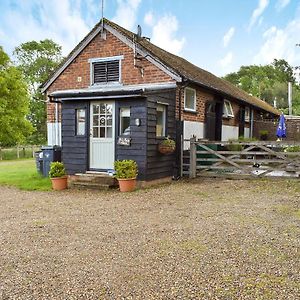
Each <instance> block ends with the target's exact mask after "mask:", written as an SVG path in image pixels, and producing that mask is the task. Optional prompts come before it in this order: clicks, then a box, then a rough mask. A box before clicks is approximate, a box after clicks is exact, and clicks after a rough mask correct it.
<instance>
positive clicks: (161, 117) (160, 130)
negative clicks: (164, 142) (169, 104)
mask: <svg viewBox="0 0 300 300" xmlns="http://www.w3.org/2000/svg"><path fill="white" fill-rule="evenodd" d="M165 135H166V106H165V105H161V104H158V106H157V109H156V136H165Z"/></svg>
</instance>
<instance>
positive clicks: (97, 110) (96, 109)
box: [93, 105, 99, 114]
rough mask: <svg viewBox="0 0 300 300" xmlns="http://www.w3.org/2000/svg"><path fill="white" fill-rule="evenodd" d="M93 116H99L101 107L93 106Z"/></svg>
mask: <svg viewBox="0 0 300 300" xmlns="http://www.w3.org/2000/svg"><path fill="white" fill-rule="evenodd" d="M93 114H99V105H93Z"/></svg>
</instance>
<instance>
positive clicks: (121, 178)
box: [115, 159, 138, 192]
mask: <svg viewBox="0 0 300 300" xmlns="http://www.w3.org/2000/svg"><path fill="white" fill-rule="evenodd" d="M115 172H116V173H115V177H116V178H117V179H118V182H119V186H120V191H121V192H131V191H133V190H134V189H135V187H136V177H137V175H138V165H137V163H136V162H135V161H134V160H132V159H125V160H117V161H115Z"/></svg>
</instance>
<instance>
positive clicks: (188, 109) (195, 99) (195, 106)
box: [184, 87, 197, 112]
mask: <svg viewBox="0 0 300 300" xmlns="http://www.w3.org/2000/svg"><path fill="white" fill-rule="evenodd" d="M188 90H190V91H192V92H193V93H194V108H189V107H186V91H188ZM184 110H186V111H191V112H196V110H197V93H196V90H195V89H192V88H190V87H186V88H185V89H184Z"/></svg>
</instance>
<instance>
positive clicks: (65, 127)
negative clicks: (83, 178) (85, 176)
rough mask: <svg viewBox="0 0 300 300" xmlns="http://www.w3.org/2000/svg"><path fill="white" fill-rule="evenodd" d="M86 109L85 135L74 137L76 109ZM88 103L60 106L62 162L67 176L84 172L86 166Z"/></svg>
mask: <svg viewBox="0 0 300 300" xmlns="http://www.w3.org/2000/svg"><path fill="white" fill-rule="evenodd" d="M82 108H84V109H86V116H87V119H86V128H85V132H86V134H85V135H84V136H76V133H75V130H76V109H82ZM88 112H89V104H88V102H82V101H65V102H63V104H62V131H61V133H62V161H63V162H64V164H65V168H66V171H67V173H68V174H69V175H72V174H75V173H79V172H86V171H87V166H88V133H89V130H88V124H89V121H88V119H89V118H88Z"/></svg>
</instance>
